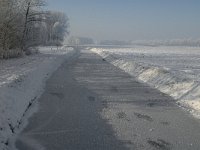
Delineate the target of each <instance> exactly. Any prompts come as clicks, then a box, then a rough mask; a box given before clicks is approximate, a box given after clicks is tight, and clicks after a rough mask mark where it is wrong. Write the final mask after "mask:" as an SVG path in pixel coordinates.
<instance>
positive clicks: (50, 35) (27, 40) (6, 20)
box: [0, 0, 69, 58]
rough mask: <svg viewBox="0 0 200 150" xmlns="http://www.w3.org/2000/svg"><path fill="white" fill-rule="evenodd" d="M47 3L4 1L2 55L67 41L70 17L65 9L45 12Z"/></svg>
mask: <svg viewBox="0 0 200 150" xmlns="http://www.w3.org/2000/svg"><path fill="white" fill-rule="evenodd" d="M45 5H46V2H45V1H44V0H0V58H9V57H16V56H19V55H21V54H23V53H24V52H26V51H27V50H28V49H29V48H30V47H35V46H38V45H60V44H61V43H62V42H63V40H64V37H65V35H67V34H68V27H69V24H68V18H67V16H66V15H65V14H64V13H61V12H53V11H44V9H43V7H44V6H45Z"/></svg>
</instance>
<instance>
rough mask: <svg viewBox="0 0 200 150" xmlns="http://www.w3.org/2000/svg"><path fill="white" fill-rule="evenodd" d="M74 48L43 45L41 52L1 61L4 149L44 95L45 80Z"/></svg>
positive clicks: (0, 146)
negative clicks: (32, 107) (28, 113)
mask: <svg viewBox="0 0 200 150" xmlns="http://www.w3.org/2000/svg"><path fill="white" fill-rule="evenodd" d="M74 53H75V50H73V48H66V47H60V48H59V49H57V48H56V47H41V48H39V54H34V55H30V56H24V57H23V58H16V59H10V60H0V149H1V150H4V149H8V147H9V145H10V137H12V136H14V135H15V132H16V131H17V130H18V128H19V126H20V124H22V122H23V120H24V117H25V116H26V115H25V114H26V112H27V111H28V109H29V108H30V107H31V105H32V104H33V103H34V102H35V100H36V99H37V98H38V97H39V96H40V95H41V94H42V91H43V89H44V86H45V81H46V80H47V79H48V77H50V75H51V74H52V73H53V72H54V71H55V70H56V69H57V68H58V67H59V66H60V65H61V64H62V63H63V62H64V61H65V60H66V59H67V58H68V57H70V56H72V55H73V54H74Z"/></svg>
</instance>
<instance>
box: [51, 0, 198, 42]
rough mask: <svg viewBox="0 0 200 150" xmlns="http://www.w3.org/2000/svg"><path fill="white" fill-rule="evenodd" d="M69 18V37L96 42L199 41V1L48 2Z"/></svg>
mask: <svg viewBox="0 0 200 150" xmlns="http://www.w3.org/2000/svg"><path fill="white" fill-rule="evenodd" d="M48 3H49V8H51V9H54V10H62V11H64V12H66V13H67V14H68V16H69V18H70V24H71V35H74V36H86V37H92V38H94V39H96V40H105V39H106V40H134V41H135V40H171V39H199V38H200V37H199V35H200V30H199V26H200V18H199V14H200V1H199V0H189V1H188V0H167V1H162V0H151V1H149V0H124V1H122V0H57V1H55V0H48Z"/></svg>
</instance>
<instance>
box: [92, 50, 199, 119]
mask: <svg viewBox="0 0 200 150" xmlns="http://www.w3.org/2000/svg"><path fill="white" fill-rule="evenodd" d="M91 51H93V52H95V53H97V54H99V55H100V56H101V57H103V58H104V59H106V60H107V61H108V62H110V63H111V64H113V65H114V66H117V67H119V68H120V69H122V70H124V71H125V72H127V73H129V74H130V75H132V76H134V77H136V78H137V79H138V80H140V81H142V82H145V83H147V84H149V85H150V86H152V87H154V88H156V89H158V90H160V91H161V92H163V93H165V94H168V95H170V96H171V97H173V98H174V99H175V100H177V103H178V104H180V105H181V106H184V108H187V110H189V111H190V112H191V113H192V114H193V115H194V116H196V117H198V118H199V117H200V84H199V83H200V82H199V80H198V78H192V77H191V76H189V75H187V74H184V73H183V72H180V71H174V72H173V71H172V70H171V69H170V68H166V67H164V66H162V67H161V66H159V65H160V64H158V65H157V66H156V65H153V64H150V62H148V63H142V62H141V61H140V62H139V61H136V60H137V59H136V60H134V59H133V57H132V56H130V54H129V56H130V57H132V59H126V58H125V57H123V55H117V54H119V53H127V52H131V51H132V53H133V49H131V50H130V49H120V50H116V49H115V50H113V49H102V48H92V49H91ZM186 52H187V53H188V51H186ZM196 52H197V51H196ZM138 53H141V51H138ZM151 53H154V54H155V53H159V52H157V51H153V52H152V51H151ZM169 53H170V52H169ZM171 53H174V51H171ZM178 53H181V51H179V52H178ZM182 53H183V51H182ZM190 53H191V51H190ZM143 54H144V53H143ZM143 54H142V55H143ZM143 57H144V56H143ZM155 59H156V58H155ZM142 61H145V58H142ZM154 61H155V60H154ZM177 61H178V60H177Z"/></svg>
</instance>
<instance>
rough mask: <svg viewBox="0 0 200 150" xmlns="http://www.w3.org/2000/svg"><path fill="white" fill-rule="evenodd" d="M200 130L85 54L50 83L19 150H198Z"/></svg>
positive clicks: (168, 103)
mask: <svg viewBox="0 0 200 150" xmlns="http://www.w3.org/2000/svg"><path fill="white" fill-rule="evenodd" d="M199 132H200V124H199V120H196V119H194V118H193V117H192V116H191V115H189V114H188V113H187V112H185V111H183V110H182V109H180V108H179V107H178V106H177V105H176V103H175V102H174V100H173V99H172V98H171V97H169V96H167V95H165V94H162V93H161V92H159V91H158V90H156V89H154V88H151V87H149V86H148V85H146V84H142V83H139V82H138V81H137V80H136V79H135V78H133V77H131V76H130V75H129V74H127V73H125V72H124V71H122V70H121V69H119V68H117V67H115V66H113V65H112V64H110V63H108V62H106V61H104V60H103V59H102V58H101V57H99V56H98V55H96V54H94V53H91V52H90V51H87V50H82V51H81V52H80V54H79V55H76V56H74V57H73V58H71V60H68V61H66V63H64V64H63V65H62V66H61V67H60V68H59V69H58V70H57V71H56V72H55V73H54V74H53V75H52V77H51V78H50V79H49V80H48V81H47V83H46V88H45V91H44V93H43V94H42V96H41V97H40V99H39V110H38V111H37V112H36V113H35V114H34V115H33V116H32V117H31V118H30V119H29V123H28V125H27V126H26V128H25V129H24V130H23V131H22V132H21V134H20V135H19V136H18V138H17V142H16V146H17V148H18V149H19V150H38V149H41V150H129V149H130V150H133V149H134V150H137V149H138V150H155V149H160V150H170V149H181V150H188V149H199V148H200V143H199V141H200V134H199Z"/></svg>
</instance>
